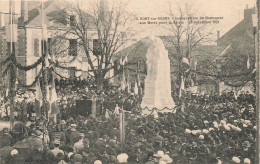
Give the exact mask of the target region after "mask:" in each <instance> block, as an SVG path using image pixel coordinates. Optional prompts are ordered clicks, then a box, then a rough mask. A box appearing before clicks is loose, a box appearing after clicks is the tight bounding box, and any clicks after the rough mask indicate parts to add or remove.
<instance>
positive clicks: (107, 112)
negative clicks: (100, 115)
mask: <svg viewBox="0 0 260 164" xmlns="http://www.w3.org/2000/svg"><path fill="white" fill-rule="evenodd" d="M105 117H106V118H107V119H108V118H110V116H109V111H108V109H106V113H105Z"/></svg>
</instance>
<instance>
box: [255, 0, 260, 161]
mask: <svg viewBox="0 0 260 164" xmlns="http://www.w3.org/2000/svg"><path fill="white" fill-rule="evenodd" d="M256 4H257V7H256V11H257V12H256V13H257V18H258V28H257V31H256V34H255V35H256V39H255V40H256V44H255V46H256V62H257V64H256V112H257V115H256V118H257V119H256V120H257V127H258V128H257V132H258V133H257V138H259V136H260V131H259V125H260V124H259V118H260V112H259V107H260V101H259V98H260V95H259V94H260V93H259V87H260V80H259V78H260V77H259V76H260V75H259V73H260V72H259V66H260V63H259V52H260V51H259V50H260V49H259V48H260V44H259V39H260V31H259V30H260V0H257V3H256ZM257 145H258V146H257V148H258V151H257V152H259V150H260V149H259V147H260V142H259V140H258V139H257ZM259 158H260V156H259V153H257V159H258V162H257V163H259Z"/></svg>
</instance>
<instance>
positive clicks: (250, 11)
mask: <svg viewBox="0 0 260 164" xmlns="http://www.w3.org/2000/svg"><path fill="white" fill-rule="evenodd" d="M252 14H255V9H254V8H251V9H250V8H248V5H246V9H244V19H246V20H252Z"/></svg>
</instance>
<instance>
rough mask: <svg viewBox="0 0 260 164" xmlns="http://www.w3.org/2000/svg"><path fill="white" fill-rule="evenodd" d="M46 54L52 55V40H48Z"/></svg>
mask: <svg viewBox="0 0 260 164" xmlns="http://www.w3.org/2000/svg"><path fill="white" fill-rule="evenodd" d="M48 52H49V54H52V38H48Z"/></svg>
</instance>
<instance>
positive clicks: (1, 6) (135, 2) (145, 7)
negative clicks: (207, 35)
mask: <svg viewBox="0 0 260 164" xmlns="http://www.w3.org/2000/svg"><path fill="white" fill-rule="evenodd" d="M8 1H9V0H0V11H1V12H8ZM14 1H15V3H16V10H17V13H20V0H14ZM37 1H41V0H37ZM44 1H45V0H44ZM68 1H73V2H75V1H76V0H68ZM82 1H83V2H84V4H85V6H88V4H89V1H91V0H82ZM111 1H118V0H109V3H110V4H111ZM123 1H124V2H126V3H127V6H126V10H127V11H128V12H130V13H135V14H136V15H137V17H162V16H167V11H169V3H171V4H172V5H173V6H174V5H175V4H176V3H178V2H179V1H180V0H123ZM182 1H183V0H182ZM185 1H190V2H192V4H193V5H194V8H196V10H197V13H198V15H199V16H216V17H223V19H222V20H221V21H220V22H219V24H217V25H214V27H213V28H214V29H215V31H220V36H222V35H223V34H224V33H226V32H227V31H228V30H230V29H231V28H232V27H234V26H235V25H236V24H237V23H239V22H240V21H241V20H242V19H243V12H244V9H245V8H246V5H248V7H249V8H251V7H254V6H255V3H256V0H185ZM136 23H137V24H136V26H135V28H136V29H138V31H139V35H140V37H145V36H149V35H151V34H155V35H164V34H166V33H165V30H164V29H162V28H161V27H160V26H158V25H139V24H138V22H136Z"/></svg>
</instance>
